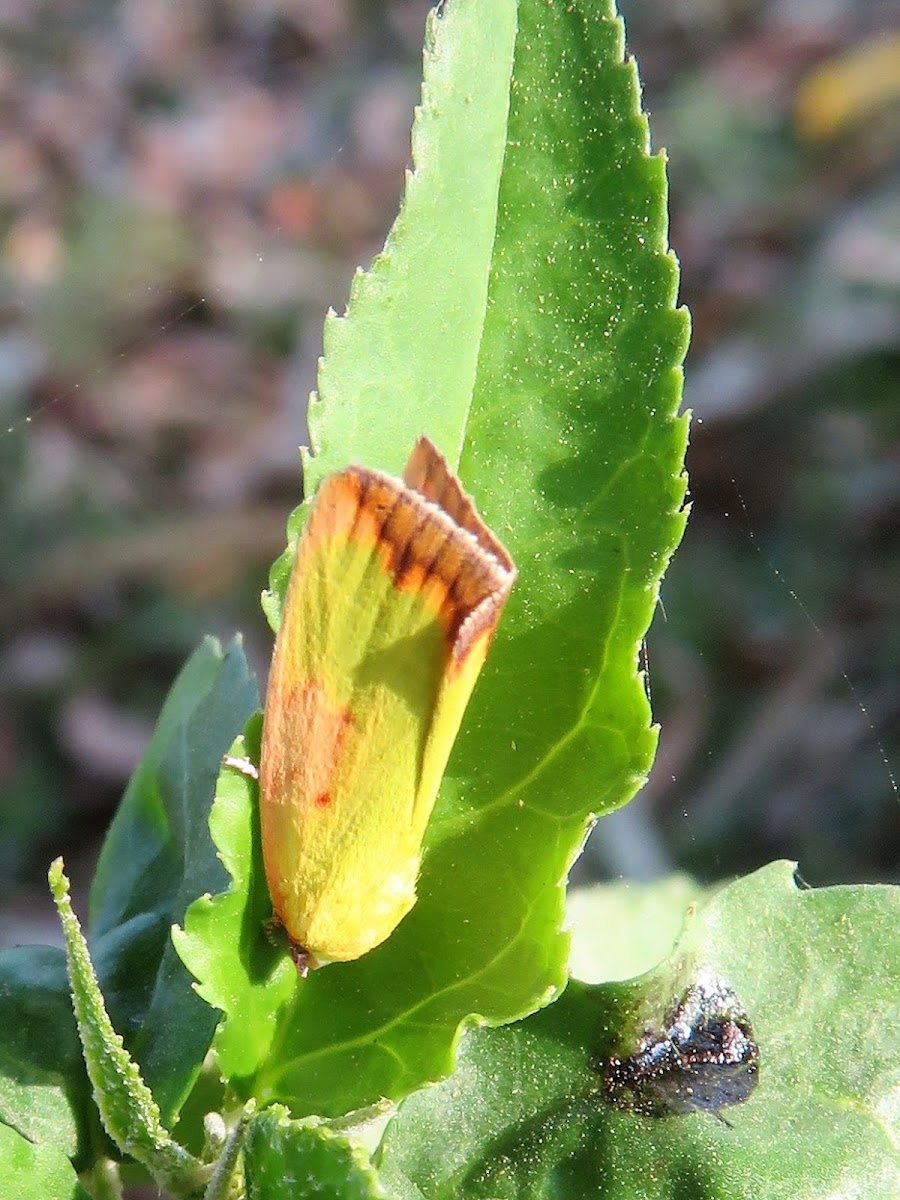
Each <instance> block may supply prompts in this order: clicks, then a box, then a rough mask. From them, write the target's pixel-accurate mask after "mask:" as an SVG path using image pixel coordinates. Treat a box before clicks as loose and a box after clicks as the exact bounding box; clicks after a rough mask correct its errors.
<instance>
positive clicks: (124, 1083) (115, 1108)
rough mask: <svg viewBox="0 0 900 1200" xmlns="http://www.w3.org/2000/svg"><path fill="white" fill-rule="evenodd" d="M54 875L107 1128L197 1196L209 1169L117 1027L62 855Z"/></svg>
mask: <svg viewBox="0 0 900 1200" xmlns="http://www.w3.org/2000/svg"><path fill="white" fill-rule="evenodd" d="M49 880H50V890H51V891H52V893H53V899H54V902H55V904H56V908H57V911H58V912H59V917H60V920H61V922H62V927H63V934H64V936H65V939H66V961H67V964H68V971H69V986H70V989H71V994H72V1008H73V1009H74V1012H75V1020H76V1023H77V1025H78V1036H79V1038H80V1039H81V1046H82V1050H83V1053H84V1061H85V1065H86V1067H87V1073H88V1076H89V1077H90V1081H91V1084H92V1086H93V1092H94V1100H95V1102H96V1104H97V1108H98V1109H99V1110H100V1116H101V1119H102V1121H103V1127H104V1129H105V1130H106V1132H107V1133H108V1134H109V1136H110V1137H111V1138H112V1139H113V1141H114V1142H115V1143H116V1145H117V1146H118V1147H119V1149H120V1150H121V1151H122V1153H123V1154H128V1155H131V1156H132V1157H133V1158H135V1159H136V1160H137V1161H138V1162H139V1163H141V1164H142V1165H143V1166H145V1167H146V1168H147V1169H148V1170H149V1171H151V1172H152V1174H153V1176H154V1178H155V1179H156V1180H157V1181H158V1182H159V1183H161V1184H171V1185H172V1186H173V1187H174V1188H175V1189H176V1190H178V1191H179V1192H180V1193H181V1194H183V1195H185V1196H192V1195H194V1194H195V1193H197V1191H198V1189H199V1187H200V1184H201V1183H202V1182H203V1176H204V1174H205V1173H208V1172H204V1170H203V1168H202V1167H201V1164H199V1163H198V1162H196V1160H194V1159H193V1158H192V1157H191V1155H189V1154H188V1153H187V1152H186V1151H185V1150H183V1149H182V1148H181V1147H180V1146H179V1145H178V1144H177V1143H176V1142H174V1141H173V1140H172V1138H171V1137H170V1136H169V1134H168V1132H167V1130H166V1129H165V1128H164V1126H163V1125H162V1123H161V1121H160V1115H159V1108H158V1107H157V1105H156V1102H155V1101H154V1098H153V1096H152V1094H151V1092H150V1089H149V1088H148V1087H147V1085H146V1083H145V1082H144V1080H143V1079H142V1078H141V1073H140V1071H139V1070H138V1067H137V1064H136V1063H135V1062H134V1060H133V1059H132V1058H131V1057H130V1056H129V1054H128V1051H127V1050H126V1049H125V1045H124V1043H123V1041H122V1039H121V1037H119V1035H118V1034H117V1033H116V1031H115V1029H113V1026H112V1022H111V1021H110V1019H109V1015H108V1013H107V1011H106V1006H105V1004H104V1002H103V996H102V994H101V992H100V987H99V985H98V983H97V976H96V973H95V971H94V967H93V964H92V962H91V958H90V954H89V952H88V948H87V942H86V941H85V940H84V936H83V935H82V932H81V926H80V925H79V923H78V918H77V917H76V916H75V913H74V912H73V910H72V904H71V901H70V899H69V881H68V879H66V877H65V875H64V874H63V866H62V859H57V860H56V861H55V862H54V863H53V865H52V866H51V867H50V872H49Z"/></svg>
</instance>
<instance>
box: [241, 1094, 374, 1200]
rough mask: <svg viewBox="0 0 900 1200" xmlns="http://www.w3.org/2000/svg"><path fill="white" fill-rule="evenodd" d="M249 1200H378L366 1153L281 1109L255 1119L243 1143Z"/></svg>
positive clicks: (337, 1135) (273, 1108)
mask: <svg viewBox="0 0 900 1200" xmlns="http://www.w3.org/2000/svg"><path fill="white" fill-rule="evenodd" d="M244 1174H245V1177H246V1181H247V1200H305V1198H306V1197H316V1198H317V1200H382V1198H384V1197H385V1196H386V1193H385V1192H383V1191H382V1189H381V1187H380V1185H379V1183H378V1178H377V1175H376V1172H375V1169H374V1168H373V1166H372V1164H371V1163H370V1161H369V1158H368V1155H367V1154H366V1153H365V1151H364V1150H362V1149H361V1148H360V1147H357V1146H355V1145H353V1143H352V1142H350V1141H348V1140H347V1139H346V1138H344V1137H342V1136H341V1135H340V1134H338V1133H335V1132H334V1131H332V1130H331V1129H329V1128H328V1126H326V1125H318V1124H312V1123H301V1122H298V1121H291V1120H290V1119H289V1118H288V1115H287V1113H286V1111H285V1110H284V1109H283V1108H280V1107H279V1106H277V1105H276V1106H274V1107H272V1108H269V1109H267V1110H266V1111H265V1112H263V1113H260V1114H259V1115H258V1116H256V1117H254V1118H253V1119H252V1120H251V1121H250V1123H249V1125H248V1127H247V1134H246V1140H245V1143H244Z"/></svg>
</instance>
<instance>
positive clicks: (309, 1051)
mask: <svg viewBox="0 0 900 1200" xmlns="http://www.w3.org/2000/svg"><path fill="white" fill-rule="evenodd" d="M454 10H455V11H456V13H457V14H458V15H459V14H465V19H466V21H469V20H470V19H471V20H472V21H473V25H472V26H471V27H470V34H471V36H472V37H474V38H476V39H477V36H478V30H479V29H480V28H481V26H482V25H483V24H484V23H485V22H488V23H489V22H491V21H493V20H495V19H499V17H498V16H497V14H498V13H504V14H508V12H509V7H508V5H505V4H503V3H501V4H500V5H499V7H498V5H497V4H496V3H492V4H491V5H489V6H486V7H484V6H482V4H481V0H469V2H468V3H467V2H466V0H459V2H458V3H456V4H454V5H453V6H449V7H448V10H447V12H448V14H449V13H450V12H452V11H454ZM444 19H445V20H446V18H444ZM459 19H460V20H462V19H463V17H462V16H460V17H459ZM503 19H504V20H505V19H506V17H505V16H504V18H503ZM456 28H457V30H458V29H460V28H462V26H458V27H456ZM452 29H453V27H451V26H450V25H447V26H446V27H445V29H444V34H445V38H446V39H447V40H446V41H445V43H444V45H445V52H446V53H447V54H448V55H450V54H451V48H452V36H451V35H452ZM464 49H465V47H456V48H455V51H454V52H456V53H459V54H460V55H461V56H462V55H463V50H464ZM455 90H456V91H457V92H462V93H465V90H466V89H465V86H464V85H462V86H457V87H456V88H455ZM438 108H440V105H439V104H438ZM647 143H648V132H647V125H646V121H645V119H644V117H643V116H642V115H641V113H640V106H639V85H638V80H637V73H636V70H635V67H634V64H633V63H632V62H631V61H626V60H625V59H624V52H623V31H622V26H621V23H620V22H619V21H618V20H617V19H616V18H615V16H614V12H613V9H612V7H611V5H610V4H601V3H595V2H593V0H592V2H591V3H587V2H586V0H585V2H584V3H573V4H567V5H553V4H547V3H544V0H521V3H520V4H519V5H518V34H517V41H516V51H515V64H514V69H513V77H512V85H511V103H510V109H509V126H508V132H507V150H506V154H505V158H504V162H503V170H502V176H501V180H500V190H499V198H498V203H499V209H498V218H497V227H496V234H495V240H494V245H493V248H492V261H491V274H490V284H489V298H488V306H487V309H486V319H485V322H484V328H483V332H482V336H481V345H480V353H479V360H478V370H477V375H476V381H475V390H474V396H473V399H472V405H471V409H470V410H469V412H468V415H467V416H464V417H463V418H462V420H463V422H464V424H463V425H462V426H461V427H460V430H459V437H460V438H461V439H462V440H463V441H464V448H463V453H462V459H461V471H462V475H463V479H464V482H465V483H466V485H467V486H468V488H469V489H470V490H471V491H472V493H473V494H474V496H475V497H476V499H477V501H478V504H479V506H480V507H481V508H482V510H483V512H484V513H485V516H486V518H487V520H488V522H489V523H490V524H491V526H492V528H494V529H495V530H496V531H497V532H498V533H499V534H500V535H501V536H502V537H503V539H504V540H505V541H506V543H507V545H508V546H509V548H510V550H511V551H512V553H513V557H514V558H515V560H516V562H517V565H518V567H519V571H520V575H519V580H518V583H517V585H516V588H515V589H514V593H513V597H512V600H511V602H510V604H509V607H508V609H507V612H506V614H505V615H504V619H503V622H502V624H501V628H500V631H499V634H498V637H497V639H496V641H495V643H494V647H493V650H492V653H491V657H490V660H489V662H488V664H487V667H486V669H485V671H484V674H483V678H482V680H481V681H480V682H479V686H478V688H477V689H476V693H475V696H474V698H473V701H472V704H471V705H470V708H469V712H468V714H467V717H466V722H465V725H464V728H463V731H462V733H461V736H460V738H459V741H458V743H457V746H456V749H455V751H454V755H453V757H452V759H451V763H450V768H449V771H448V775H447V778H446V779H445V782H444V786H443V788H442V791H441V796H440V799H439V802H438V806H437V808H436V810H435V813H434V817H433V820H432V824H431V826H430V828H429V832H428V835H427V839H426V847H427V848H426V855H425V858H424V862H423V867H422V872H421V877H420V881H419V885H418V895H419V899H418V902H417V904H416V907H415V908H414V910H413V911H412V913H411V914H410V915H409V917H407V918H406V919H405V920H404V921H403V922H402V923H401V925H400V927H399V928H398V929H397V931H396V933H395V934H394V935H393V936H392V937H391V938H390V939H389V941H388V942H387V943H386V944H385V945H383V946H381V947H379V948H378V949H377V950H376V951H374V952H373V953H371V954H369V955H367V956H366V957H365V958H363V959H361V960H359V961H358V962H355V963H352V964H346V965H340V966H338V965H335V966H331V967H329V968H328V969H327V970H325V971H320V972H317V973H316V974H314V975H313V976H311V977H310V978H309V979H308V980H306V981H305V982H304V984H303V985H302V987H300V988H298V990H297V994H296V998H295V1001H294V1002H293V1003H292V1004H291V1005H289V1006H288V1007H287V1008H286V1009H285V1010H284V1011H283V1013H282V1014H281V1017H280V1020H279V1025H278V1031H277V1033H276V1037H275V1040H274V1042H273V1046H272V1053H271V1055H270V1057H269V1059H268V1061H267V1063H266V1064H265V1066H264V1067H263V1070H262V1071H261V1073H260V1076H259V1078H258V1079H257V1080H256V1082H255V1085H254V1094H255V1095H256V1096H257V1098H258V1099H259V1100H260V1101H261V1102H263V1103H266V1102H269V1101H271V1100H281V1101H284V1102H285V1103H289V1104H290V1105H291V1107H292V1108H293V1110H294V1111H295V1112H296V1113H298V1114H299V1113H308V1112H319V1113H323V1114H327V1115H334V1114H338V1113H341V1112H344V1111H347V1110H349V1109H353V1108H355V1107H358V1106H360V1105H363V1104H366V1103H370V1102H372V1101H373V1100H375V1099H376V1098H377V1097H379V1096H382V1095H383V1096H388V1097H398V1096H402V1095H403V1094H405V1093H406V1092H408V1091H409V1090H411V1089H413V1088H415V1087H417V1086H420V1085H421V1083H422V1082H424V1081H425V1080H426V1079H433V1078H437V1077H440V1075H442V1074H444V1073H446V1072H447V1071H449V1070H450V1069H451V1067H452V1063H453V1053H454V1045H455V1042H456V1039H457V1036H458V1029H459V1027H460V1023H461V1022H462V1021H464V1020H465V1018H466V1017H467V1015H469V1014H471V1013H478V1014H480V1015H481V1016H483V1017H485V1018H486V1019H488V1020H490V1021H494V1022H500V1021H507V1020H511V1019H514V1018H516V1017H518V1016H521V1015H522V1014H524V1013H526V1012H528V1011H530V1010H532V1009H534V1008H535V1007H536V1006H538V1005H539V1004H541V1003H543V1002H545V1001H546V1000H547V999H548V998H550V997H551V996H553V995H554V994H555V993H556V992H558V991H559V990H560V989H561V988H562V987H563V986H564V984H565V980H566V958H567V939H566V937H565V936H564V935H562V934H560V933H559V928H560V925H561V922H562V917H563V892H562V886H561V881H562V880H563V879H564V877H565V874H566V870H567V867H568V866H569V864H570V862H571V861H572V858H573V857H574V856H575V855H576V854H577V852H578V849H579V847H580V845H581V843H582V839H583V837H584V833H585V828H586V826H587V824H588V822H589V819H590V814H591V813H598V812H599V813H602V812H606V811H609V810H610V809H612V808H614V807H616V806H617V805H620V804H622V803H624V802H625V801H627V800H628V799H629V798H630V797H631V796H632V795H633V794H634V792H635V791H636V790H637V788H638V787H639V786H640V784H641V782H642V781H643V780H644V778H645V777H646V774H647V772H648V770H649V767H650V763H651V761H652V757H653V753H654V750H655V745H656V732H655V730H654V729H653V727H652V725H651V716H650V710H649V704H648V701H647V697H646V695H645V692H644V688H643V685H642V682H641V680H640V678H639V676H638V673H637V664H636V659H637V651H638V647H639V644H640V641H641V639H642V637H643V635H644V633H645V631H646V629H647V627H648V625H649V623H650V620H651V617H652V615H653V611H654V606H655V603H656V596H657V592H658V586H659V580H660V577H661V574H662V572H663V570H664V568H665V565H666V563H667V561H668V559H669V557H670V555H671V553H672V552H673V550H674V548H675V546H676V545H677V543H678V541H679V539H680V537H681V533H682V530H683V527H684V519H685V516H684V512H683V511H682V508H681V505H682V501H683V498H684V490H685V480H684V477H683V474H682V460H683V453H684V448H685V441H686V434H687V426H686V422H685V420H684V419H682V418H678V417H677V416H676V415H675V414H676V410H677V407H678V403H679V399H680V391H681V370H680V364H681V360H682V358H683V355H684V352H685V348H686V341H687V332H688V324H687V318H686V315H685V314H684V313H683V312H680V311H678V310H676V308H675V295H676V288H677V267H676V263H675V260H674V258H673V257H672V255H671V254H670V253H669V251H668V248H667V244H666V204H665V199H666V187H665V167H664V162H663V159H662V158H661V157H660V156H653V155H651V154H649V152H648V149H647ZM444 167H445V169H447V168H449V164H447V163H445V164H444ZM458 215H459V223H458V226H457V230H458V243H457V246H456V252H459V248H460V247H461V246H462V245H463V244H464V243H465V242H466V238H467V233H466V228H465V227H466V224H467V222H468V221H469V220H470V219H471V212H470V209H469V208H468V206H467V207H465V208H464V209H463V210H461V212H460V213H459V214H458ZM414 233H416V234H417V236H419V237H421V238H423V239H426V240H427V239H428V236H429V230H428V229H427V228H419V229H417V230H415V229H413V227H412V226H409V227H408V228H407V231H406V235H407V236H409V237H412V236H413V234H414ZM384 302H385V304H387V305H389V306H391V312H392V317H391V319H393V307H394V306H392V296H391V294H390V293H387V292H386V293H385V296H384ZM352 330H353V316H352V312H351V316H350V317H349V318H348V321H347V324H346V328H345V330H344V335H343V336H345V337H346V338H347V339H348V341H349V339H350V338H351V334H352ZM354 350H355V352H356V353H358V354H359V355H360V357H361V361H363V362H364V363H368V364H369V366H368V377H369V378H370V379H374V378H375V377H376V376H378V375H379V371H380V366H379V365H378V363H377V360H376V358H375V357H373V353H374V349H373V347H372V346H370V345H369V344H367V342H366V340H365V339H364V338H363V337H362V335H360V338H359V340H358V341H357V342H356V343H355V345H354ZM410 352H411V353H415V350H414V348H413V347H411V348H410ZM385 386H387V387H390V386H392V381H391V380H390V379H388V382H387V384H385ZM356 400H357V397H356V396H355V395H353V394H351V395H350V396H348V397H342V398H341V403H342V404H343V405H352V404H353V403H354V402H355V401H356ZM401 407H402V406H401ZM429 411H430V410H429V401H428V398H427V395H426V394H425V393H424V392H423V393H422V394H420V395H419V396H418V398H417V400H416V409H415V418H416V419H417V420H418V421H419V426H420V427H422V426H424V427H425V428H426V429H428V428H429V418H428V413H429ZM326 419H330V410H329V411H328V412H326V411H325V410H324V409H323V410H320V412H319V413H318V414H317V421H318V426H317V427H318V428H320V429H321V427H322V425H323V424H324V422H325V421H326ZM343 419H344V418H343V417H342V418H341V420H343ZM347 419H348V420H360V421H362V420H363V419H365V420H369V417H368V416H366V417H365V418H363V417H362V416H360V415H359V414H357V416H355V417H350V418H347ZM407 449H408V444H405V445H403V446H402V453H406V451H407ZM366 457H367V460H368V459H369V456H368V455H367V456H366ZM374 461H375V463H376V465H384V464H383V463H382V462H381V461H379V460H378V459H375V460H374ZM392 461H393V460H392ZM329 465H336V464H335V463H334V462H330V464H329Z"/></svg>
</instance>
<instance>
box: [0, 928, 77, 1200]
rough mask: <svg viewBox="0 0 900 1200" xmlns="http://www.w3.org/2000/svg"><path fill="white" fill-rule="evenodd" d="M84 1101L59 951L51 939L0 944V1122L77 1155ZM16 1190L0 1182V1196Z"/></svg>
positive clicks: (67, 1154) (62, 957)
mask: <svg viewBox="0 0 900 1200" xmlns="http://www.w3.org/2000/svg"><path fill="white" fill-rule="evenodd" d="M91 1107H92V1101H91V1090H90V1084H89V1083H88V1078H87V1074H86V1073H85V1069H84V1060H83V1058H82V1057H81V1043H80V1042H79V1040H78V1030H77V1028H76V1026H75V1017H74V1016H73V1014H72V1000H71V997H70V996H69V980H68V976H67V975H66V956H65V954H64V953H63V952H62V950H57V949H56V948H54V947H52V946H20V947H16V948H15V949H12V950H5V951H3V953H2V954H0V1121H2V1122H3V1124H5V1125H9V1126H12V1128H14V1129H17V1130H18V1131H19V1133H21V1134H23V1135H24V1136H25V1137H26V1138H28V1139H29V1140H30V1141H32V1142H36V1143H40V1144H41V1145H45V1146H51V1147H54V1148H55V1149H56V1150H58V1151H59V1153H60V1154H61V1155H62V1156H64V1157H67V1158H71V1159H75V1160H82V1161H83V1160H84V1157H85V1154H86V1152H87V1147H88V1141H89V1137H90V1134H89V1128H90V1126H89V1122H90V1115H89V1113H90V1108H91ZM16 1194H17V1193H16V1192H15V1191H14V1190H3V1189H0V1195H9V1196H13V1195H16Z"/></svg>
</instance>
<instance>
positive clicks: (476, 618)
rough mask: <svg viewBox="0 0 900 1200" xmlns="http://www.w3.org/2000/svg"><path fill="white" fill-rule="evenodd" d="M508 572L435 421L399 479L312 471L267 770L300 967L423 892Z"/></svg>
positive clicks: (377, 935)
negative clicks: (433, 827)
mask: <svg viewBox="0 0 900 1200" xmlns="http://www.w3.org/2000/svg"><path fill="white" fill-rule="evenodd" d="M515 574H516V572H515V568H514V566H513V563H512V560H511V558H510V557H509V554H508V553H507V552H506V550H505V549H504V548H503V546H502V545H501V543H500V542H499V541H498V539H497V538H496V537H495V536H494V535H493V533H491V531H490V530H489V529H488V528H487V526H486V525H485V524H484V522H483V521H482V520H481V518H480V517H479V516H478V513H477V512H476V510H475V506H474V505H473V503H472V501H471V500H470V499H469V498H468V497H467V496H466V495H465V493H464V492H463V490H462V487H461V486H460V483H459V481H458V479H457V478H456V477H455V476H454V475H453V474H452V473H451V472H450V469H449V468H448V466H447V464H446V462H445V461H444V459H443V458H442V457H441V455H440V454H439V453H438V452H437V450H436V449H435V448H434V446H433V445H432V444H431V442H429V441H428V440H427V439H426V438H421V439H420V440H419V441H418V443H417V444H416V446H415V449H414V450H413V453H412V456H411V457H410V460H409V463H408V464H407V467H406V471H405V472H404V476H403V479H402V480H401V479H395V478H393V477H391V476H389V475H384V474H382V473H381V472H379V471H374V470H368V469H366V468H364V467H357V466H353V467H348V468H347V469H346V470H344V471H339V472H337V473H336V474H334V475H331V476H329V477H328V478H327V479H326V480H325V481H324V482H323V484H322V485H321V487H320V488H319V491H318V493H317V494H316V497H315V500H314V503H313V507H312V511H311V513H310V515H309V520H308V522H307V524H306V527H305V529H304V531H303V534H302V536H301V538H300V541H299V544H298V546H297V555H296V559H295V562H294V567H293V571H292V574H291V578H290V582H289V584H288V589H287V594H286V596H285V603H284V611H283V617H282V623H281V628H280V631H279V633H278V638H277V640H276V643H275V653H274V657H273V661H272V670H271V675H270V678H269V688H268V694H267V696H266V707H265V717H264V724H263V740H262V751H261V760H260V769H259V785H260V820H261V826H262V846H263V858H264V862H265V870H266V879H267V881H268V885H269V891H270V893H271V896H272V905H273V908H274V913H275V918H276V920H277V921H278V922H279V923H280V924H281V925H283V926H284V928H285V930H286V932H287V936H288V939H289V941H290V943H291V946H292V953H293V956H294V960H295V962H296V963H297V966H298V968H299V969H300V970H301V971H303V972H305V970H307V969H308V968H309V967H315V966H320V965H321V964H323V963H327V962H335V961H346V960H349V959H354V958H358V957H359V956H360V955H362V954H365V953H367V951H369V950H371V949H373V948H374V947H375V946H377V945H379V943H381V942H383V941H384V939H385V938H387V937H388V936H389V935H390V934H391V933H392V932H393V930H394V929H395V928H396V926H397V924H398V923H399V922H400V921H401V920H402V919H403V917H404V916H405V915H406V914H407V913H408V912H409V910H410V909H411V908H412V906H413V904H414V903H415V900H416V878H417V876H418V873H419V863H420V858H421V853H422V839H423V837H424V834H425V827H426V825H427V823H428V819H429V816H430V815H431V810H432V808H433V806H434V801H435V797H436V795H437V791H438V788H439V786H440V782H441V778H442V776H443V773H444V769H445V767H446V765H447V759H448V757H449V754H450V750H451V748H452V746H453V742H454V740H455V738H456V734H457V731H458V729H459V725H460V721H461V720H462V716H463V712H464V711H465V707H466V704H467V702H468V699H469V696H470V694H471V692H472V688H473V687H474V685H475V680H476V679H477V677H478V673H479V671H480V670H481V667H482V665H483V663H484V660H485V656H486V654H487V651H488V646H489V645H490V641H491V638H492V636H493V633H494V630H495V628H496V626H497V622H498V620H499V618H500V613H501V611H502V609H503V606H504V604H505V602H506V599H507V597H508V595H509V591H510V588H511V587H512V584H513V580H514V579H515Z"/></svg>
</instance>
